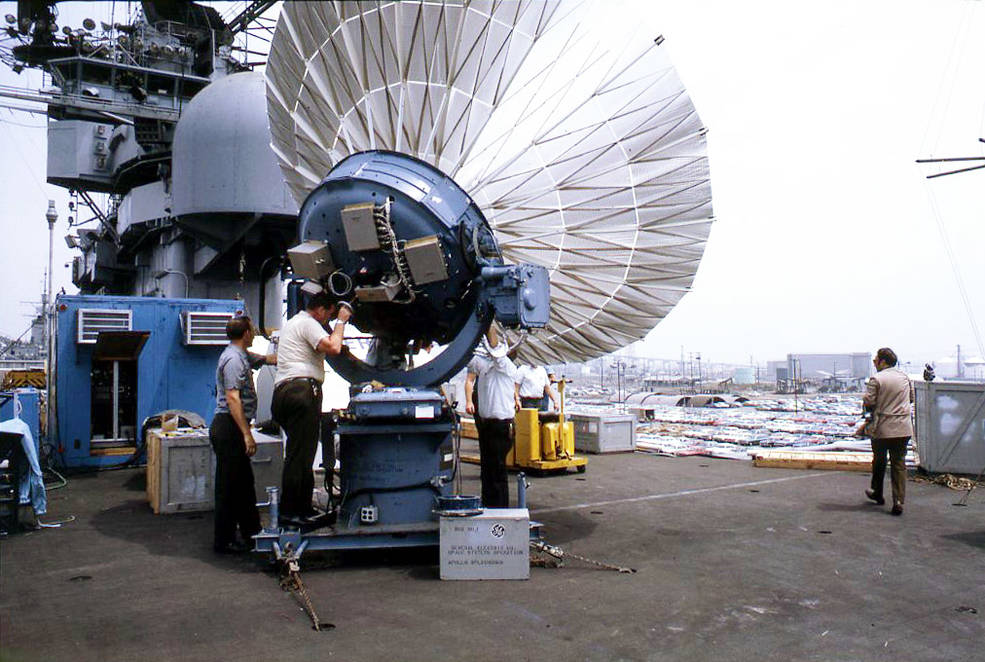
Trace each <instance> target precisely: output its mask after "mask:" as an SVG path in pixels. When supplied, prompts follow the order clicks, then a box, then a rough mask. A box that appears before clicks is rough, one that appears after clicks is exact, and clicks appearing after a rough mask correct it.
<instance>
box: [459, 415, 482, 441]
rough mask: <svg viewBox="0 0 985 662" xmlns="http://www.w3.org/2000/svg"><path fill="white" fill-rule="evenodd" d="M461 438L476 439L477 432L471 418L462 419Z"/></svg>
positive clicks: (477, 436)
mask: <svg viewBox="0 0 985 662" xmlns="http://www.w3.org/2000/svg"><path fill="white" fill-rule="evenodd" d="M462 438H463V439H478V438H479V431H478V430H477V429H476V427H475V421H474V420H472V419H471V418H464V417H463V418H462Z"/></svg>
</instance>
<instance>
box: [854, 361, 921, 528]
mask: <svg viewBox="0 0 985 662" xmlns="http://www.w3.org/2000/svg"><path fill="white" fill-rule="evenodd" d="M872 362H873V363H874V364H875V366H876V370H877V371H878V372H877V373H876V375H875V377H870V378H869V381H868V382H867V383H866V385H865V396H863V398H862V408H863V409H865V411H867V412H870V413H871V415H872V419H871V420H870V422H869V423H868V424H867V425H866V426H865V434H866V435H867V436H868V437H870V438H871V439H872V487H871V489H868V490H866V491H865V496H867V497H868V498H870V499H872V500H873V501H875V502H876V503H878V504H880V505H882V504H884V503H886V501H885V499H883V497H882V483H883V478H884V477H885V475H886V453H887V452H888V453H889V462H890V472H891V473H890V481H891V483H892V486H893V510H892V513H893V515H902V514H903V500H904V495H905V492H906V464H905V463H904V457H905V455H906V445H907V443H908V442H909V441H910V437H912V436H913V424H912V423H911V422H910V406H911V404H912V403H913V387H912V386H911V384H910V378H909V377H907V376H906V373H904V372H903V371H902V370H900V369H899V368H897V367H896V363H897V359H896V353H895V352H893V350H891V349H889V348H888V347H883V348H882V349H880V350H879V351H878V352H876V358H875V359H874V360H873V361H872Z"/></svg>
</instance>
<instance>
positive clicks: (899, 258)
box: [0, 0, 985, 363]
mask: <svg viewBox="0 0 985 662" xmlns="http://www.w3.org/2000/svg"><path fill="white" fill-rule="evenodd" d="M67 4H68V5H69V6H67V7H65V8H64V9H63V10H62V11H63V14H65V15H66V16H67V15H69V14H70V13H71V14H73V15H74V14H75V13H76V12H78V11H79V9H80V8H77V7H71V5H73V4H81V5H86V4H88V3H67ZM117 4H118V6H122V7H125V6H126V4H127V3H117ZM133 4H136V3H133ZM240 4H241V3H240ZM108 5H110V3H93V4H91V5H89V7H88V8H87V7H85V6H83V7H82V8H81V10H82V11H81V13H80V14H79V15H80V16H81V15H82V14H84V13H88V14H89V15H91V16H93V18H97V19H98V18H99V15H100V14H105V13H106V12H107V11H108ZM624 6H625V7H626V16H627V17H628V18H630V19H632V20H633V21H634V23H640V22H641V23H644V24H648V26H649V27H648V29H649V30H652V31H653V32H654V33H655V34H663V35H664V36H665V38H666V42H665V43H664V47H665V48H667V49H668V50H669V51H670V54H671V56H672V59H673V61H674V63H675V65H676V66H677V68H678V71H679V72H680V75H681V77H682V79H683V81H684V84H685V86H686V87H687V89H688V91H689V92H690V94H691V97H692V99H693V100H694V103H695V105H696V107H697V109H698V112H699V114H700V115H701V117H702V120H703V121H704V123H705V125H706V126H707V127H708V129H709V135H708V140H709V156H710V161H711V172H712V190H713V200H714V208H715V216H716V218H717V219H718V220H717V223H716V225H715V227H714V229H713V230H712V234H711V238H710V240H709V243H708V247H707V250H706V252H705V256H704V259H703V261H702V264H701V267H700V269H699V271H698V276H697V278H696V280H695V282H694V287H693V291H692V292H691V293H690V294H689V295H687V296H686V297H685V298H684V300H683V301H682V302H681V304H680V305H678V306H677V308H676V309H675V310H674V311H673V312H672V313H671V315H670V316H669V317H668V318H667V319H666V320H664V321H663V322H661V323H660V324H659V325H658V326H657V328H656V329H655V330H654V331H653V332H651V333H650V335H649V336H648V338H647V340H646V341H645V342H644V343H642V344H641V346H639V347H638V348H637V349H636V351H637V353H638V354H640V355H651V356H659V357H666V358H673V357H676V356H679V355H680V352H681V347H682V345H683V346H684V351H686V352H696V351H700V352H701V353H702V359H703V361H727V362H736V363H738V362H748V361H749V359H750V357H752V358H753V360H755V361H756V362H765V361H766V360H769V359H778V358H783V357H784V356H785V355H786V354H787V353H788V352H854V351H873V350H875V349H876V348H878V347H880V346H883V345H889V346H891V347H894V348H896V349H897V351H898V353H899V354H900V356H901V358H902V359H903V360H909V361H913V362H914V363H916V362H920V361H925V360H932V359H939V358H941V357H943V356H945V355H947V354H953V353H954V347H955V345H957V344H958V343H960V344H961V345H962V353H967V354H968V355H971V354H978V353H979V349H978V348H977V341H976V338H975V335H974V333H973V332H972V326H971V322H970V321H969V316H968V312H967V310H966V306H965V305H964V304H963V302H962V299H961V296H960V294H959V290H958V287H957V285H956V279H955V275H954V271H953V270H952V265H951V262H950V261H949V260H948V258H947V254H946V251H945V247H944V240H943V238H942V233H941V229H940V227H943V228H944V230H945V232H946V235H947V237H948V240H949V241H950V244H951V246H952V248H953V254H954V256H955V263H956V265H957V266H958V268H959V270H960V272H961V274H962V276H963V279H964V282H965V285H966V289H967V294H968V297H969V301H970V306H971V310H972V312H973V313H974V315H975V317H976V319H977V323H978V325H979V326H980V327H981V328H982V329H983V330H985V288H982V287H981V285H982V284H983V281H985V278H983V269H985V267H983V266H982V263H983V261H982V258H981V255H980V254H981V249H982V246H983V243H985V241H983V240H985V224H983V223H982V222H981V220H982V219H981V215H982V195H981V192H982V190H983V188H985V170H982V171H979V172H972V173H967V174H959V175H954V176H951V177H944V178H940V179H935V180H930V181H929V182H927V180H925V179H924V175H926V174H929V173H931V172H935V171H938V170H939V169H938V170H931V169H930V168H929V167H927V166H922V167H921V166H917V165H916V164H915V163H914V160H915V159H917V158H920V157H929V156H978V155H982V154H985V149H983V148H985V144H982V143H979V142H978V138H979V137H982V136H985V128H983V117H985V84H983V81H985V38H983V37H985V15H983V11H985V10H983V9H982V7H981V2H979V1H978V0H909V1H908V0H864V1H859V0H851V1H849V0H829V2H825V3H800V2H790V1H789V0H787V1H779V0H777V1H762V0H751V1H748V2H735V1H734V0H718V1H712V0H672V1H671V0H664V1H661V2H651V1H644V2H639V3H631V2H627V3H624ZM117 11H120V10H119V9H118V10H117ZM6 13H15V14H16V3H14V2H0V15H2V14H6ZM80 20H81V19H80ZM118 20H119V18H118ZM614 38H619V36H618V35H614ZM37 80H38V78H37V77H36V76H34V77H29V76H28V74H27V72H25V73H24V74H21V75H20V76H16V75H14V74H13V73H12V72H11V71H9V70H7V69H5V68H4V69H0V85H26V84H27V85H29V84H31V83H32V82H33V83H34V84H35V85H36V84H37ZM3 103H6V102H5V101H3V100H0V104H3ZM43 123H44V119H43V118H42V117H39V116H32V115H27V114H24V113H19V112H14V113H11V112H9V111H7V110H6V109H4V108H0V145H2V147H0V154H2V158H0V182H2V195H0V219H2V221H0V222H2V223H3V226H2V227H3V229H4V233H3V236H2V239H0V241H2V243H0V255H2V258H3V259H0V279H2V281H0V282H2V283H3V286H4V294H3V297H2V299H0V302H2V304H3V305H0V333H4V334H7V335H17V334H19V333H20V332H21V331H23V330H24V329H26V328H27V326H28V325H29V323H30V317H29V315H30V313H31V311H32V308H31V306H30V305H29V304H22V303H21V302H27V301H38V300H39V297H40V292H41V289H42V284H43V276H44V270H45V268H46V265H47V247H48V236H47V235H48V232H47V226H46V224H45V222H44V212H45V209H46V206H47V200H48V199H49V198H54V199H55V200H56V201H57V203H58V209H59V215H60V218H59V221H58V226H57V228H56V232H55V269H54V272H55V278H54V283H55V288H56V291H57V290H58V289H59V288H61V287H64V288H65V289H66V290H67V291H69V292H73V291H74V290H75V288H74V286H72V284H71V273H70V270H69V269H66V268H65V267H64V266H63V265H64V264H65V263H67V262H69V261H70V259H71V257H72V251H70V250H69V249H68V248H67V246H66V245H65V243H64V239H63V237H64V235H65V234H67V232H68V228H67V220H66V218H67V216H68V215H69V211H68V209H67V207H66V202H67V196H66V194H65V192H64V190H62V189H59V188H57V187H53V186H49V185H47V184H44V183H43V181H44V171H45V149H46V148H45V132H44V131H43V130H42V129H39V128H31V127H38V126H41V125H43ZM21 125H28V126H21ZM934 205H936V208H937V209H938V211H939V219H940V226H939V225H938V220H937V217H936V216H935V213H934Z"/></svg>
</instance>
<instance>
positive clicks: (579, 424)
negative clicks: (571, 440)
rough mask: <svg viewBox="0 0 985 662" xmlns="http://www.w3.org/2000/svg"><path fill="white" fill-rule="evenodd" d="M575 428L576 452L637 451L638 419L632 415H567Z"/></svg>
mask: <svg viewBox="0 0 985 662" xmlns="http://www.w3.org/2000/svg"><path fill="white" fill-rule="evenodd" d="M565 417H566V418H567V419H568V420H570V421H571V422H572V423H573V424H574V427H575V450H579V451H583V452H585V453H625V452H632V451H634V450H636V417H635V416H633V415H632V414H565Z"/></svg>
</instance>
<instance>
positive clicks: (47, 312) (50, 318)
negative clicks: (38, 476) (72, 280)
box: [43, 200, 58, 444]
mask: <svg viewBox="0 0 985 662" xmlns="http://www.w3.org/2000/svg"><path fill="white" fill-rule="evenodd" d="M44 218H45V220H46V221H48V287H47V291H46V293H45V299H44V306H43V309H44V335H45V354H46V356H45V361H46V365H45V370H44V378H45V398H44V425H45V439H46V440H47V442H48V443H49V444H53V442H54V439H55V435H54V433H53V432H54V431H53V430H52V421H51V409H52V407H51V395H52V393H51V392H52V388H51V386H52V379H51V368H52V357H53V356H54V351H53V350H54V338H53V336H54V335H55V333H54V331H55V329H54V326H55V324H54V318H55V306H54V304H53V303H52V301H51V293H52V290H53V287H54V283H53V282H52V278H51V270H52V265H53V264H54V260H55V258H54V255H55V221H57V220H58V211H57V210H56V209H55V201H54V200H49V201H48V211H46V212H45V213H44Z"/></svg>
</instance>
